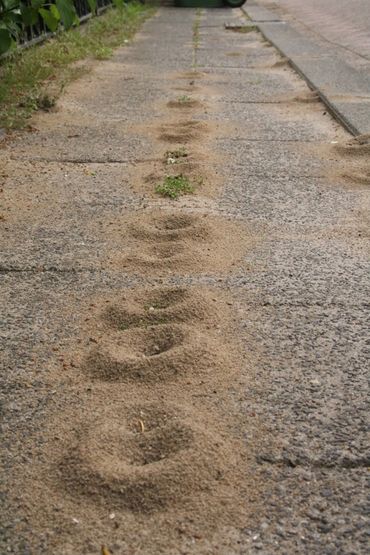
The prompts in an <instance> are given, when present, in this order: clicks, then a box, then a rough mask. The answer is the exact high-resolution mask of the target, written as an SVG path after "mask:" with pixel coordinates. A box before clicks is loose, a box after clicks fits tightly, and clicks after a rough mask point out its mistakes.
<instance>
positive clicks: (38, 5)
mask: <svg viewBox="0 0 370 555" xmlns="http://www.w3.org/2000/svg"><path fill="white" fill-rule="evenodd" d="M110 4H114V5H115V6H117V7H121V6H122V5H123V0H53V1H52V2H50V1H48V0H0V55H1V54H4V53H5V52H8V51H9V50H11V49H14V48H16V47H17V45H19V44H22V43H23V44H24V43H27V42H30V41H33V40H35V39H36V40H37V39H38V38H39V37H43V36H45V35H46V34H47V33H48V32H49V33H50V32H52V33H54V32H55V31H57V30H58V28H60V27H63V28H64V29H69V28H70V27H72V26H73V25H78V24H79V22H80V21H81V20H83V19H85V18H86V17H89V16H91V15H95V14H96V13H97V12H98V11H99V10H101V9H102V8H105V7H107V6H109V5H110Z"/></svg>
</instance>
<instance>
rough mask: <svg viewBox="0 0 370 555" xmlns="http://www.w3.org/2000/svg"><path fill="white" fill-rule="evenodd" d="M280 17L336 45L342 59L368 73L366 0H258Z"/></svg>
mask: <svg viewBox="0 0 370 555" xmlns="http://www.w3.org/2000/svg"><path fill="white" fill-rule="evenodd" d="M259 4H261V5H264V6H266V7H268V8H269V9H276V10H277V11H278V12H279V14H280V15H281V16H283V17H284V19H286V20H289V21H290V22H291V23H293V24H294V23H295V24H296V25H299V27H300V30H301V31H302V30H303V27H306V31H307V32H309V33H314V34H315V35H316V37H317V39H318V40H320V41H321V40H325V41H328V42H330V43H332V44H334V45H337V46H338V47H339V49H340V50H341V51H342V55H343V57H345V58H346V61H347V62H348V61H351V63H352V65H355V66H356V67H361V68H362V69H364V68H367V69H368V70H369V72H370V2H369V1H368V0H325V2H323V1H322V0H278V1H277V2H271V1H268V0H260V1H259ZM311 38H312V37H311Z"/></svg>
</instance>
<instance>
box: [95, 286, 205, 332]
mask: <svg viewBox="0 0 370 555" xmlns="http://www.w3.org/2000/svg"><path fill="white" fill-rule="evenodd" d="M213 305H215V302H214V301H212V299H210V298H208V296H207V295H204V294H200V293H199V292H196V291H194V290H192V289H189V288H185V287H160V288H159V287H158V288H154V289H146V290H145V289H144V290H141V291H136V292H132V293H131V294H129V295H126V297H125V299H124V300H123V301H122V302H120V303H117V301H115V302H114V303H112V304H111V305H109V306H108V307H107V308H105V310H104V312H103V315H102V317H103V320H104V321H105V322H107V323H108V325H109V326H110V327H112V328H115V329H117V330H125V329H127V328H128V327H134V326H138V327H141V326H145V325H149V324H152V325H153V324H163V323H169V322H187V321H194V320H204V319H206V318H215V307H214V306H213Z"/></svg>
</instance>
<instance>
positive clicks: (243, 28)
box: [225, 25, 257, 33]
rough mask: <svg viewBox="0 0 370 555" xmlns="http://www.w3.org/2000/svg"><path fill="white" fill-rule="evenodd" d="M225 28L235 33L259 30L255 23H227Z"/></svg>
mask: <svg viewBox="0 0 370 555" xmlns="http://www.w3.org/2000/svg"><path fill="white" fill-rule="evenodd" d="M225 29H226V30H227V31H233V32H234V33H252V32H253V31H257V27H256V26H255V25H228V26H226V25H225Z"/></svg>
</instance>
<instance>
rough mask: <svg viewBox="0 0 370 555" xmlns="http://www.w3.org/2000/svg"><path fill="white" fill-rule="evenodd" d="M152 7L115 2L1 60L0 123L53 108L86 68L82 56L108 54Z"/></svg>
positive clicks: (15, 122)
mask: <svg viewBox="0 0 370 555" xmlns="http://www.w3.org/2000/svg"><path fill="white" fill-rule="evenodd" d="M152 13H153V8H151V7H149V6H146V5H144V4H140V3H135V2H133V3H131V2H130V3H129V4H125V5H124V7H123V8H121V9H118V8H110V9H108V10H107V11H106V12H105V13H104V14H103V15H101V16H99V17H94V18H92V19H90V20H89V21H88V22H87V23H85V24H83V25H81V26H79V27H76V28H72V29H69V30H68V31H65V32H60V33H58V34H57V35H56V36H54V37H53V38H50V39H48V40H46V41H45V42H43V43H41V44H39V45H35V46H32V47H30V48H27V49H21V50H17V51H15V52H14V53H13V54H11V55H9V56H7V57H6V58H5V59H3V60H0V127H3V128H5V129H19V128H22V127H25V125H26V124H27V120H28V118H29V117H30V116H31V114H32V112H34V111H35V110H38V109H40V108H42V109H45V108H46V109H50V108H51V107H52V105H54V104H55V102H56V99H57V98H58V96H59V95H60V94H61V92H62V91H63V89H64V87H65V86H66V85H67V84H68V83H69V82H70V81H72V80H73V79H76V78H77V77H79V76H80V75H82V74H83V73H86V71H87V68H86V65H85V67H84V66H83V64H82V65H81V64H77V62H79V61H80V60H85V59H91V58H94V59H98V60H102V59H106V58H109V57H110V56H111V55H112V53H113V49H114V48H117V47H118V46H121V45H122V44H124V43H126V42H128V41H129V39H130V38H131V37H132V36H133V35H134V34H135V32H136V31H137V30H138V28H139V27H140V25H141V24H142V22H143V21H144V20H145V19H146V18H147V17H149V16H150V15H151V14H152ZM50 91H52V92H50Z"/></svg>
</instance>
